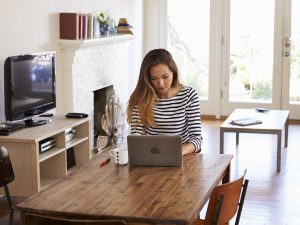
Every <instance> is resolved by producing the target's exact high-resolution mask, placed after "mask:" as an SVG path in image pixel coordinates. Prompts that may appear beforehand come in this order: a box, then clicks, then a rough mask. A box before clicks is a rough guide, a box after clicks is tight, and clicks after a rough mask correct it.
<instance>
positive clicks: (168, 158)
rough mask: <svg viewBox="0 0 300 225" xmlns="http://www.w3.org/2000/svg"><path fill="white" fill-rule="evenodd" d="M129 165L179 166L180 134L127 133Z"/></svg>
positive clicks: (180, 163) (180, 158) (180, 151)
mask: <svg viewBox="0 0 300 225" xmlns="http://www.w3.org/2000/svg"><path fill="white" fill-rule="evenodd" d="M127 145H128V160H129V165H130V166H181V165H182V144H181V137H180V135H128V136H127Z"/></svg>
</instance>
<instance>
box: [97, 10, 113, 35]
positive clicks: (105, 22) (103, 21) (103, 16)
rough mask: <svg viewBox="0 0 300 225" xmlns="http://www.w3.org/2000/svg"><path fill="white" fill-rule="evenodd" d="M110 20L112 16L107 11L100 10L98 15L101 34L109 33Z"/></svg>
mask: <svg viewBox="0 0 300 225" xmlns="http://www.w3.org/2000/svg"><path fill="white" fill-rule="evenodd" d="M109 20H110V17H109V14H108V12H107V11H105V12H103V11H100V13H99V14H98V15H97V21H98V23H99V30H100V34H101V35H108V29H109Z"/></svg>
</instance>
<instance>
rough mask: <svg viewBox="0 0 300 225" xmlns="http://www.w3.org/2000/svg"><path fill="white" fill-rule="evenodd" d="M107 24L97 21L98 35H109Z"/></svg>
mask: <svg viewBox="0 0 300 225" xmlns="http://www.w3.org/2000/svg"><path fill="white" fill-rule="evenodd" d="M108 28H109V25H108V24H106V23H99V30H100V35H102V36H103V35H109V32H108V30H109V29H108Z"/></svg>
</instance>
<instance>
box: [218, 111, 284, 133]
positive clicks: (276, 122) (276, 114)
mask: <svg viewBox="0 0 300 225" xmlns="http://www.w3.org/2000/svg"><path fill="white" fill-rule="evenodd" d="M288 117H289V110H270V111H268V112H257V111H256V110H254V109H235V110H234V111H233V112H232V113H231V114H230V116H229V117H228V118H227V119H226V120H225V121H224V122H223V123H222V125H221V126H220V128H222V129H223V130H230V129H232V128H233V129H234V130H237V129H238V130H259V131H264V130H265V131H266V132H268V131H270V130H274V131H276V130H282V129H283V127H284V125H285V122H286V121H287V119H288ZM244 118H253V119H257V120H261V121H262V123H261V124H255V125H249V126H238V125H232V124H230V122H231V121H232V120H237V119H244Z"/></svg>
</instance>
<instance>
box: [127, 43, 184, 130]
mask: <svg viewBox="0 0 300 225" xmlns="http://www.w3.org/2000/svg"><path fill="white" fill-rule="evenodd" d="M159 64H164V65H166V66H168V67H169V69H170V70H171V71H172V72H173V81H172V85H171V86H172V87H175V88H176V87H178V86H179V85H180V84H179V78H178V68H177V65H176V63H175V61H174V60H173V57H172V55H171V54H170V53H169V52H168V51H167V50H165V49H154V50H151V51H150V52H148V53H147V55H146V56H145V57H144V59H143V62H142V65H141V69H140V74H139V79H138V82H137V85H136V87H135V90H134V91H133V92H132V94H131V96H130V98H129V102H128V106H127V120H128V123H129V124H131V123H132V122H133V121H132V113H133V108H134V107H137V108H138V110H139V114H140V117H141V121H139V122H141V123H142V124H144V125H154V117H153V107H154V105H155V103H156V100H157V95H156V92H155V89H154V87H153V86H152V84H151V82H150V73H149V71H150V69H151V68H152V67H153V66H156V65H159Z"/></svg>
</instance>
